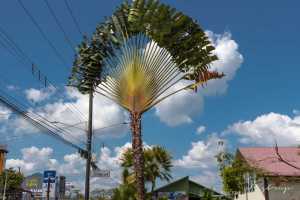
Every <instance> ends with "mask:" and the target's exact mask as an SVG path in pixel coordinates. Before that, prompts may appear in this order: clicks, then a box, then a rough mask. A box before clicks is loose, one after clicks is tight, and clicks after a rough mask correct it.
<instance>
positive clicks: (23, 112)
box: [0, 95, 81, 149]
mask: <svg viewBox="0 0 300 200" xmlns="http://www.w3.org/2000/svg"><path fill="white" fill-rule="evenodd" d="M0 102H2V103H3V104H4V105H6V106H7V107H8V108H10V109H12V110H13V111H14V112H16V113H18V114H20V115H21V116H22V117H23V118H24V119H26V120H27V121H29V122H30V123H31V124H33V125H34V126H35V127H37V128H39V129H42V130H46V133H47V134H49V135H51V136H53V137H55V138H57V139H58V140H60V141H62V142H63V143H65V144H67V145H69V146H71V147H73V148H76V149H81V147H79V146H77V145H76V144H73V143H72V142H70V141H68V140H66V139H65V138H63V137H62V136H60V135H59V134H57V133H56V132H54V131H53V130H52V129H51V128H53V129H55V128H54V127H49V125H48V124H46V123H45V122H43V121H39V120H38V119H35V118H34V117H31V116H30V115H29V114H28V112H27V111H26V110H24V109H22V108H20V107H19V106H18V105H16V104H15V103H13V102H11V101H10V100H8V99H7V98H6V97H4V96H3V95H0Z"/></svg>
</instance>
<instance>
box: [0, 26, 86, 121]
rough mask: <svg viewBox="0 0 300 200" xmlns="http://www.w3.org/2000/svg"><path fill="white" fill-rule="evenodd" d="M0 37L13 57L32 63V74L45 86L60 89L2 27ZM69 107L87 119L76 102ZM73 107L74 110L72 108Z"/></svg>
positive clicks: (4, 46) (24, 63) (22, 62)
mask: <svg viewBox="0 0 300 200" xmlns="http://www.w3.org/2000/svg"><path fill="white" fill-rule="evenodd" d="M0 39H2V40H3V41H4V42H5V43H4V44H3V42H1V40H0V45H1V46H2V47H3V48H4V49H6V50H7V51H8V52H9V53H10V54H11V55H12V56H13V57H15V58H16V59H17V60H18V61H19V62H20V63H21V64H22V65H24V66H27V64H26V62H25V60H26V61H27V62H28V63H29V64H30V65H31V67H30V70H31V73H32V75H33V76H34V77H35V78H36V79H37V80H38V81H39V82H40V83H42V84H43V85H44V86H45V88H47V87H48V86H51V87H53V88H54V89H55V90H56V91H58V90H59V89H58V88H57V87H55V85H54V84H52V83H51V82H50V80H49V78H48V77H47V76H46V75H44V74H43V73H42V72H41V70H40V69H39V68H38V67H37V66H36V65H35V64H34V62H33V61H32V60H31V59H30V57H29V56H28V55H27V54H26V53H25V52H24V51H23V50H22V48H21V47H20V46H19V45H18V44H17V43H16V42H15V41H14V40H13V38H12V37H11V36H10V35H9V34H8V33H7V32H6V31H5V30H4V29H3V28H2V27H0ZM66 107H67V109H69V110H70V111H71V112H72V113H73V114H74V115H76V114H75V112H74V111H73V110H76V111H77V113H78V114H79V115H80V117H81V119H80V118H78V119H79V120H80V121H85V120H86V116H85V115H84V114H83V113H82V112H81V111H80V110H79V109H78V108H77V107H76V106H75V105H74V103H70V104H66ZM71 107H73V110H72V109H71Z"/></svg>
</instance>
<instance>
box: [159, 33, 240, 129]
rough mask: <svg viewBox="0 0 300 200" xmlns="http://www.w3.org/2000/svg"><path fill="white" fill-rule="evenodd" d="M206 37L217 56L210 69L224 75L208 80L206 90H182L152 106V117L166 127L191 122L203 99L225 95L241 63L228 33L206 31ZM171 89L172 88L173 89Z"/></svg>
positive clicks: (234, 43) (181, 84)
mask: <svg viewBox="0 0 300 200" xmlns="http://www.w3.org/2000/svg"><path fill="white" fill-rule="evenodd" d="M206 34H207V35H208V37H209V38H210V40H211V41H212V43H213V44H214V46H215V48H216V49H215V51H214V53H215V54H216V55H217V56H218V57H219V60H218V61H215V62H214V63H212V66H211V70H216V71H218V72H220V73H221V72H223V73H224V74H225V75H226V76H225V77H224V78H223V79H220V80H211V81H209V82H208V83H207V85H206V86H205V88H204V89H203V88H200V89H199V91H198V93H197V94H196V93H193V92H192V91H184V92H182V93H179V94H176V95H174V96H172V97H170V98H168V99H166V100H164V101H163V102H161V103H160V104H158V105H157V106H156V107H155V114H156V115H157V116H158V117H159V119H160V120H161V121H162V122H164V123H166V124H167V125H169V126H177V125H180V124H184V123H191V122H193V119H192V117H193V116H195V115H196V114H199V113H200V112H201V111H202V109H203V105H204V98H203V96H212V95H219V94H224V93H225V92H226V91H227V89H228V86H229V81H230V80H232V79H233V78H234V76H235V74H236V72H237V70H238V69H239V68H240V66H241V64H242V62H243V56H242V55H241V53H240V52H239V49H238V44H237V43H236V41H234V40H233V39H232V36H231V34H230V33H228V32H225V33H224V34H221V35H220V34H214V33H213V32H211V31H207V32H206ZM183 85H184V83H182V82H180V83H178V84H177V85H175V88H180V87H181V86H183ZM173 89H174V88H173Z"/></svg>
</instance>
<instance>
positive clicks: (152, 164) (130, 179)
mask: <svg viewBox="0 0 300 200" xmlns="http://www.w3.org/2000/svg"><path fill="white" fill-rule="evenodd" d="M143 156H144V177H145V181H146V182H149V183H150V184H151V192H153V191H154V189H155V186H156V181H157V179H158V178H159V179H160V180H162V181H170V179H171V178H172V176H171V168H172V166H173V165H172V157H171V155H170V154H169V152H168V151H167V150H166V149H164V148H163V147H160V146H153V147H151V148H145V149H144V151H143ZM133 158H134V155H133V151H132V149H131V148H130V149H127V150H126V151H125V152H124V153H123V155H122V158H121V161H122V162H121V166H122V167H123V183H124V184H132V183H134V182H135V181H136V179H135V174H134V170H133V168H134V163H133Z"/></svg>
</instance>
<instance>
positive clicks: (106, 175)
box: [92, 169, 110, 178]
mask: <svg viewBox="0 0 300 200" xmlns="http://www.w3.org/2000/svg"><path fill="white" fill-rule="evenodd" d="M92 177H99V178H109V177H110V171H109V170H103V169H96V170H93V172H92Z"/></svg>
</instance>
